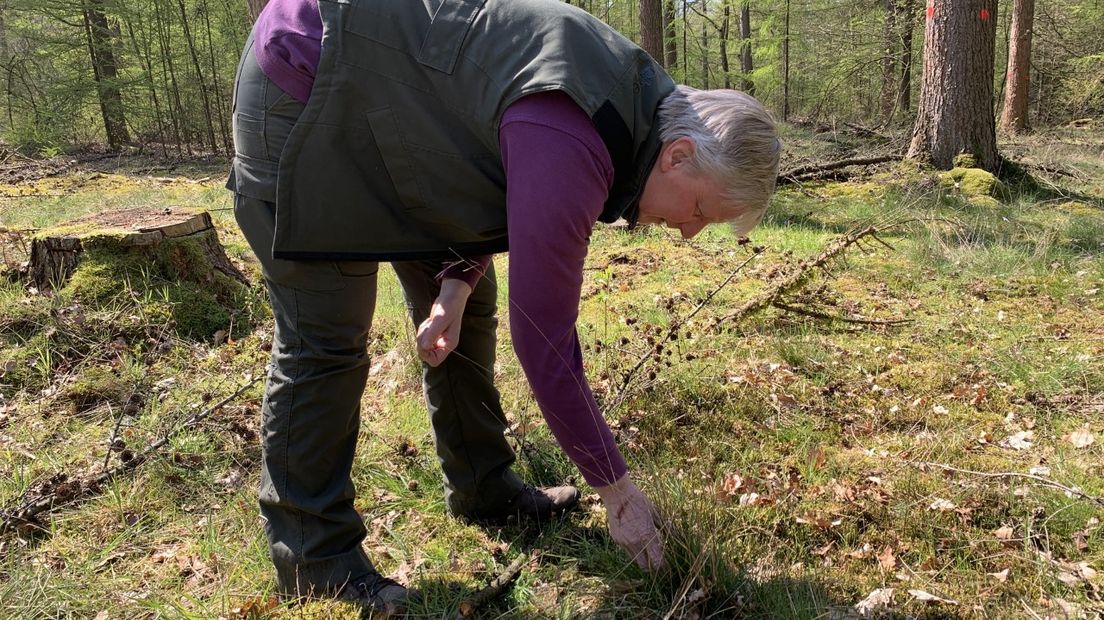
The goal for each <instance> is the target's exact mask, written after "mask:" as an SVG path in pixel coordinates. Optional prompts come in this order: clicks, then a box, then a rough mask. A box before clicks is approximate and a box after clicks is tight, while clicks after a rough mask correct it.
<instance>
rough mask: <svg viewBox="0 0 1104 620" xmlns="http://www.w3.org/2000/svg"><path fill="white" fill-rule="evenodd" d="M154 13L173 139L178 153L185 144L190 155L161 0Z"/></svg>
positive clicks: (156, 3)
mask: <svg viewBox="0 0 1104 620" xmlns="http://www.w3.org/2000/svg"><path fill="white" fill-rule="evenodd" d="M153 6H154V15H155V16H156V17H157V44H158V47H159V51H160V52H161V70H162V72H163V75H165V76H167V78H163V79H167V80H168V82H167V83H166V84H165V87H166V89H167V90H168V91H169V94H170V95H171V96H170V97H169V99H168V105H169V120H171V121H172V128H173V140H174V141H175V142H176V154H177V155H180V148H181V146H183V147H184V148H185V149H186V150H187V152H188V156H189V157H190V156H191V155H192V144H191V140H190V138H189V137H188V136H187V135H186V134H185V133H184V128H183V127H182V126H181V125H182V124H183V123H182V120H183V119H182V117H181V115H182V114H183V110H184V106H183V105H182V104H181V103H180V87H179V86H178V84H177V81H176V69H175V67H174V65H173V59H172V54H171V53H169V48H170V43H171V42H172V41H171V35H170V33H169V28H168V26H167V25H166V24H165V20H164V14H163V13H162V12H161V0H154V2H153Z"/></svg>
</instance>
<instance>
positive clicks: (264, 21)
mask: <svg viewBox="0 0 1104 620" xmlns="http://www.w3.org/2000/svg"><path fill="white" fill-rule="evenodd" d="M253 45H254V47H255V50H254V51H255V52H256V54H257V64H258V65H260V66H261V71H264V74H265V75H266V76H268V79H270V80H272V81H273V82H275V83H276V85H277V86H279V87H280V88H281V89H282V90H283V91H284V92H286V93H287V94H289V95H291V96H292V97H295V98H296V99H298V100H299V101H300V102H301V103H306V102H307V99H308V98H310V93H311V88H312V87H313V86H314V76H315V74H316V73H317V72H318V59H319V57H320V56H321V54H322V16H321V15H319V13H318V0H271V1H270V2H269V3H268V5H266V6H265V8H264V10H263V11H261V14H260V15H259V16H257V23H256V24H254V25H253Z"/></svg>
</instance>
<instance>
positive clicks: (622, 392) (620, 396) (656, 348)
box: [607, 250, 761, 411]
mask: <svg viewBox="0 0 1104 620" xmlns="http://www.w3.org/2000/svg"><path fill="white" fill-rule="evenodd" d="M760 253H761V250H760V251H754V253H753V254H752V255H751V256H749V257H747V258H746V259H745V260H744V262H742V263H740V264H739V265H737V266H736V268H735V269H733V270H732V272H731V273H729V274H728V277H726V278H725V279H724V281H723V282H721V283H720V284H719V285H717V287H716V288H714V289H713V290H712V291H710V292H709V294H708V295H706V296H705V299H703V300H702V301H701V303H699V304H698V305H697V306H696V307H695V308H694V309H693V310H691V311H690V313H689V314H687V315H686V316H684V317H682V318H681V319H679V320H677V321H675V322H674V323H672V324H671V326H670V327H669V328H668V329H667V333H666V334H664V335H663V337H662V338H657V339H656V342H655V344H653V345H652V346H650V347H648V350H647V351H645V352H644V354H643V355H641V356H640V359H638V360H637V361H636V364H635V365H634V366H633V367H632V369H630V370H629V372H627V373H625V378H624V380H622V381H621V387H620V388H619V389H618V390H617V398H615V399H614V401H613V404H612V405H610V406H609V407H608V408H607V409H608V410H610V411H612V410H614V409H616V408H617V407H618V406H620V405H621V403H622V402H623V401H624V400H625V396H626V395H627V394H628V388H629V384H631V383H632V380H633V378H634V377H635V376H636V373H637V371H639V370H640V369H641V368H642V367H643V366H644V364H646V363H647V362H648V360H650V359H652V358H653V357H654V356H655V355H656V354H658V353H659V352H660V350H662V347H663V346H664V344H665V343H666V342H667V341H668V340H670V339H671V336H672V335H673V334H675V333H677V332H678V330H680V329H682V326H683V325H686V323H687V322H688V321H689V320H690V319H692V318H694V316H695V315H696V314H698V312H701V310H702V308H704V307H705V305H706V304H708V303H709V302H710V301H711V300H712V299H713V298H714V297H716V296H717V293H719V292H721V289H723V288H724V287H726V286H728V283H729V282H732V280H733V278H735V277H736V275H737V274H739V273H740V272H741V271H743V269H744V267H747V266H748V263H750V262H751V261H753V260H755V259H756V258H757V257H758V256H759V255H760Z"/></svg>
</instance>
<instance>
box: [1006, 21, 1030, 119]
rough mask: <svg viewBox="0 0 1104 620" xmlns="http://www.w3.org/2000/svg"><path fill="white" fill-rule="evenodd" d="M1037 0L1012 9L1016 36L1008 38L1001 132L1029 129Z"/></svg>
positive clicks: (1013, 32) (1013, 28)
mask: <svg viewBox="0 0 1104 620" xmlns="http://www.w3.org/2000/svg"><path fill="white" fill-rule="evenodd" d="M1034 19H1035V0H1016V1H1015V3H1014V4H1013V5H1012V33H1011V35H1009V37H1008V74H1007V77H1006V86H1005V92H1004V111H1003V113H1002V114H1001V122H1000V124H1001V130H1003V131H1007V132H1009V133H1017V132H1021V131H1024V130H1026V129H1027V101H1028V86H1029V85H1030V71H1031V34H1032V23H1033V21H1034Z"/></svg>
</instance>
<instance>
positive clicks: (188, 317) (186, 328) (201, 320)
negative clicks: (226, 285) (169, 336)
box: [165, 283, 230, 340]
mask: <svg viewBox="0 0 1104 620" xmlns="http://www.w3.org/2000/svg"><path fill="white" fill-rule="evenodd" d="M165 294H166V296H167V299H166V301H167V302H168V304H169V307H170V312H171V313H172V317H173V321H174V322H175V323H176V331H177V333H178V334H180V335H181V336H184V337H186V338H192V339H195V340H208V339H210V337H211V335H212V334H214V333H215V332H216V331H218V330H220V329H226V328H228V327H230V312H229V310H227V307H226V305H225V304H224V303H223V302H222V301H220V300H219V299H218V297H216V296H215V295H212V294H211V293H210V292H208V291H205V290H203V289H201V288H197V287H193V286H191V285H189V284H185V283H175V284H171V285H169V286H167V287H166V288H165Z"/></svg>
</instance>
